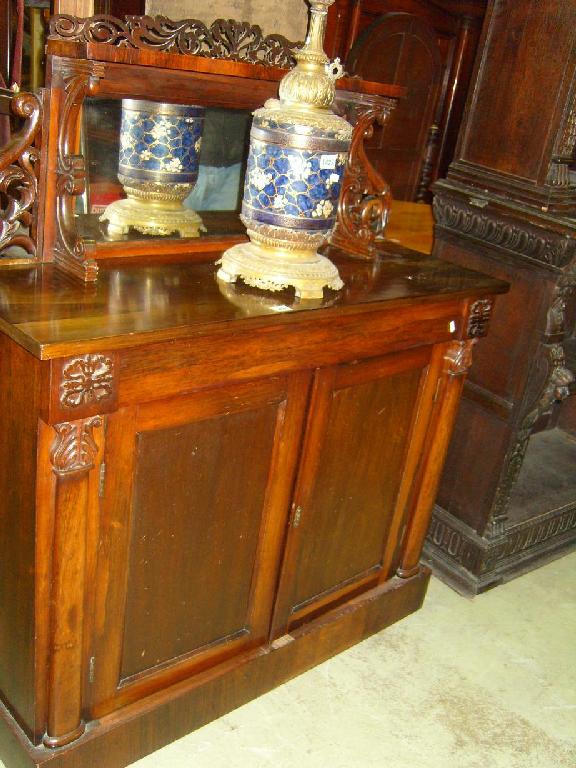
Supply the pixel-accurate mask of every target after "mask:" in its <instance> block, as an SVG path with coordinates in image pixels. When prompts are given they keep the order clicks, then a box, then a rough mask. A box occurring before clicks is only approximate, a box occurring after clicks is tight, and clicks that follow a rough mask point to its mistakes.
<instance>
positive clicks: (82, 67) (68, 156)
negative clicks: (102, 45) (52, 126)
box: [54, 58, 104, 281]
mask: <svg viewBox="0 0 576 768" xmlns="http://www.w3.org/2000/svg"><path fill="white" fill-rule="evenodd" d="M54 62H55V63H54V76H55V79H56V82H57V83H59V85H60V87H61V88H62V91H63V105H62V109H61V113H60V116H59V120H58V124H59V130H58V155H57V160H56V190H57V193H58V202H57V208H56V242H55V244H54V258H55V261H56V262H57V263H58V264H59V265H60V266H62V268H64V269H66V270H67V271H68V272H71V273H72V274H75V275H77V276H78V277H81V278H82V279H83V280H86V281H90V280H95V279H96V276H97V274H98V266H97V264H96V262H95V261H94V260H92V259H87V258H86V254H85V251H84V244H83V242H82V240H81V238H80V237H79V235H78V233H77V231H76V227H75V224H74V212H75V206H76V197H77V196H78V195H81V194H82V193H83V192H84V190H85V188H86V170H85V167H84V157H83V156H82V155H81V154H79V153H78V146H79V137H80V126H79V118H80V109H81V107H82V102H83V101H84V98H85V97H86V96H93V95H94V94H95V93H96V92H97V90H98V85H99V80H100V78H101V77H103V75H104V65H103V64H102V63H100V62H93V61H82V60H76V59H66V58H60V59H58V58H57V59H55V60H54Z"/></svg>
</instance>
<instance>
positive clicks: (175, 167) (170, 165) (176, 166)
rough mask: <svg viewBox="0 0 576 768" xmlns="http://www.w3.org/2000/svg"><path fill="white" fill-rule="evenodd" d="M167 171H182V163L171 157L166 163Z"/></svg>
mask: <svg viewBox="0 0 576 768" xmlns="http://www.w3.org/2000/svg"><path fill="white" fill-rule="evenodd" d="M166 170H168V171H181V170H182V162H181V161H180V160H179V159H178V158H177V157H171V158H170V160H168V161H167V163H166Z"/></svg>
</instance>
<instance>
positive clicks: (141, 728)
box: [0, 568, 430, 768]
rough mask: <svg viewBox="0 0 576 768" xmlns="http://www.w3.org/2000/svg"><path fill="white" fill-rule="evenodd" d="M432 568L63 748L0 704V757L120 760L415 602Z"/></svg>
mask: <svg viewBox="0 0 576 768" xmlns="http://www.w3.org/2000/svg"><path fill="white" fill-rule="evenodd" d="M429 576H430V571H429V570H428V569H427V568H419V569H418V571H417V573H416V574H415V575H414V576H412V577H411V578H409V579H391V580H390V581H388V582H386V583H385V584H382V585H380V586H378V587H376V588H374V589H372V590H370V591H369V592H366V593H364V594H362V595H361V596H359V597H356V598H354V599H352V600H350V601H349V602H347V603H346V604H345V605H342V606H340V607H338V608H335V609H334V610H332V611H330V612H329V613H328V614H325V615H324V616H322V617H321V618H319V619H316V620H315V621H312V622H309V623H308V624H306V625H305V626H303V627H301V628H299V629H297V630H294V631H293V632H292V633H291V634H288V635H284V636H282V637H280V638H278V639H277V640H276V641H274V642H273V643H272V644H271V645H268V646H265V647H262V648H259V649H257V650H255V651H252V652H249V653H247V654H246V655H245V656H243V657H237V658H236V659H234V660H231V661H228V662H224V663H223V664H221V665H219V666H218V667H216V668H213V669H211V670H209V671H207V672H205V673H202V674H199V675H197V676H196V677H194V678H193V679H191V680H187V681H184V682H182V683H178V684H177V685H174V686H172V687H171V688H169V689H167V690H165V691H162V692H160V693H158V694H155V695H152V696H149V697H148V698H146V699H144V700H142V701H140V702H138V703H136V704H134V705H131V706H129V707H126V708H124V709H123V710H122V711H120V712H116V713H112V714H111V715H108V716H106V717H104V718H102V719H101V720H100V721H97V722H91V723H88V724H87V726H86V732H85V734H84V735H83V736H82V737H81V738H80V739H79V740H78V741H76V742H75V743H74V744H72V745H70V746H69V747H68V748H66V749H62V750H59V751H56V752H55V751H54V750H51V749H45V748H43V747H33V746H32V745H31V744H30V743H29V742H28V740H27V739H26V737H25V736H24V735H23V733H22V732H21V730H20V729H19V728H18V726H17V725H16V723H15V721H14V720H13V719H12V718H11V716H10V715H9V713H8V712H7V710H6V709H5V707H4V706H0V757H1V758H2V759H3V760H4V761H5V762H6V764H7V765H9V766H10V768H33V767H34V766H42V765H44V764H46V763H49V764H50V766H51V768H86V766H88V765H102V764H103V760H104V756H105V764H106V768H123V766H126V765H128V764H129V763H132V762H134V761H135V760H138V759H140V758H142V757H144V756H145V755H146V754H149V753H150V752H153V751H154V750H156V749H159V748H161V747H163V746H165V745H166V744H169V743H170V742H172V741H174V740H175V739H178V738H180V737H182V736H184V735H185V734H187V733H189V732H190V731H192V730H194V729H196V728H199V727H201V726H202V725H205V724H206V723H208V722H210V721H211V720H214V719H215V718H217V717H221V716H222V715H224V714H226V713H227V712H230V711H231V710H233V709H235V708H236V707H239V706H241V705H242V704H245V703H246V702H248V701H249V700H251V699H253V698H255V697H256V696H259V695H261V694H263V693H266V692H267V691H269V690H271V689H272V688H275V687H276V686H278V685H280V684H281V683H284V682H286V681H287V680H289V679H291V678H292V677H295V676H296V675H298V674H300V673H302V672H305V671H306V670H308V669H310V668H311V667H313V666H315V665H316V664H319V663H321V662H322V661H325V660H326V659H328V658H330V657H331V656H334V655H335V654H337V653H339V652H341V651H343V650H345V649H346V648H349V647H350V646H352V645H354V644H355V643H358V642H360V641H361V640H363V639H365V638H366V637H369V636H370V635H372V634H374V633H375V632H378V631H379V630H381V629H384V628H385V627H387V626H389V625H390V624H393V623H394V622H396V621H398V620H400V619H402V618H404V617H405V616H407V615H409V614H410V613H412V612H413V611H416V610H418V608H420V606H421V605H422V602H423V600H424V595H425V593H426V589H427V586H428V580H429Z"/></svg>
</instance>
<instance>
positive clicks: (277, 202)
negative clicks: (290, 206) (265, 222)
mask: <svg viewBox="0 0 576 768" xmlns="http://www.w3.org/2000/svg"><path fill="white" fill-rule="evenodd" d="M273 205H274V208H283V207H284V206H285V205H286V198H285V197H284V195H277V196H276V197H275V198H274V203H273Z"/></svg>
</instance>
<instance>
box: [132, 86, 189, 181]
mask: <svg viewBox="0 0 576 768" xmlns="http://www.w3.org/2000/svg"><path fill="white" fill-rule="evenodd" d="M132 105H138V106H132ZM163 110H166V111H163ZM203 120H204V109H203V108H202V107H189V106H184V105H172V104H170V105H165V104H157V103H155V102H143V101H133V100H129V99H125V100H124V102H123V105H122V124H121V128H120V157H119V172H120V174H121V175H122V176H126V177H129V178H131V179H134V180H137V181H160V182H175V183H180V184H192V183H194V182H195V181H196V179H197V177H198V165H199V153H200V145H201V143H202V126H203Z"/></svg>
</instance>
